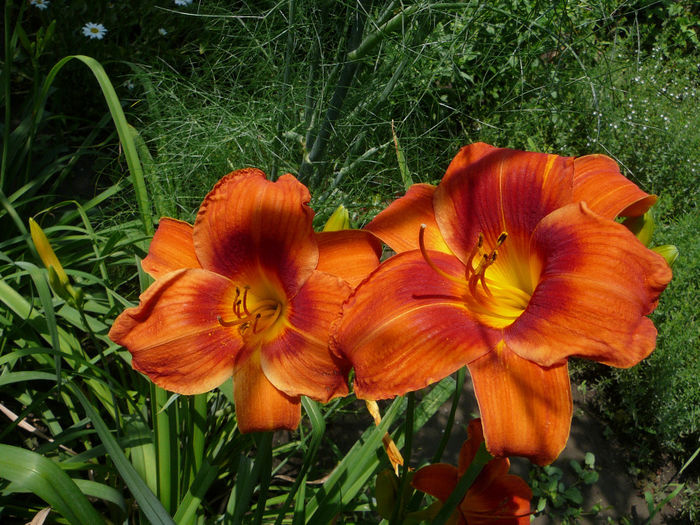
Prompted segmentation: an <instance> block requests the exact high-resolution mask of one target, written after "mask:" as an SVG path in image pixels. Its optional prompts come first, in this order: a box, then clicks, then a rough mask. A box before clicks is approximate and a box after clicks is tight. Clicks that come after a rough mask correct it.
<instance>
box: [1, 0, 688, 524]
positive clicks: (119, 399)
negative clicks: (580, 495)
mask: <svg viewBox="0 0 700 525" xmlns="http://www.w3.org/2000/svg"><path fill="white" fill-rule="evenodd" d="M45 3H46V4H48V6H47V7H46V8H45V9H42V8H40V7H39V6H38V5H37V4H45ZM178 4H183V5H178ZM699 20H700V12H699V11H698V8H697V6H695V5H694V3H693V2H690V1H680V2H671V1H661V2H646V1H640V2H628V1H621V0H617V1H613V0H603V1H600V2H577V3H568V2H554V3H546V2H538V1H534V0H530V1H526V2H516V1H509V0H498V1H496V2H464V3H452V2H422V1H418V2H415V3H399V2H391V1H387V2H358V3H355V2H333V1H325V2H302V1H294V0H290V1H289V2H283V3H274V2H262V3H260V2H255V3H247V2H236V3H229V2H220V1H219V2H175V3H173V2H150V1H147V2H123V3H111V2H104V3H97V5H95V3H94V2H70V3H68V2H62V1H60V0H52V1H51V2H34V3H31V2H19V1H17V2H6V4H5V7H4V18H3V24H4V30H3V40H4V48H3V49H4V54H3V57H2V86H3V92H2V95H1V96H2V100H3V107H4V114H3V116H4V120H3V123H2V135H3V149H2V177H1V178H0V191H1V193H0V201H1V204H2V208H0V392H1V395H0V405H2V407H3V408H4V410H3V412H4V413H5V416H0V417H7V419H6V423H7V424H4V425H0V447H1V448H2V451H0V478H3V480H4V481H3V480H0V521H2V522H6V521H7V522H8V523H11V522H18V523H19V522H27V521H30V520H31V519H32V517H33V516H34V515H35V514H36V513H37V512H38V511H39V510H40V509H41V508H43V507H45V506H48V505H50V506H51V507H53V509H54V510H55V512H53V513H52V514H51V518H50V519H52V520H54V521H57V522H71V523H73V522H76V523H78V522H86V523H97V522H98V521H95V520H97V519H98V518H99V516H98V518H95V516H94V514H93V513H97V514H100V515H102V516H105V517H107V518H108V519H109V520H111V521H113V522H124V521H126V520H129V521H132V520H133V522H144V523H145V522H168V520H170V519H171V517H174V519H175V521H177V522H178V523H179V522H201V523H205V522H206V523H210V522H215V521H223V522H234V523H235V522H240V521H245V522H253V523H256V522H257V523H273V522H275V520H277V521H276V522H277V523H282V522H284V523H304V522H313V523H328V522H329V520H330V518H331V517H332V516H334V515H336V514H337V515H339V519H338V523H375V522H379V521H380V518H379V517H378V514H377V512H376V508H375V505H376V502H375V501H374V499H373V498H374V495H373V490H372V487H373V486H374V477H375V473H376V471H377V470H379V468H380V466H381V467H382V468H383V467H385V466H386V465H385V463H386V460H385V459H384V457H383V456H381V455H379V454H377V453H376V451H377V446H378V444H379V441H380V440H381V436H382V432H383V431H384V430H385V429H391V431H392V433H393V435H394V439H395V440H397V443H402V442H403V440H404V439H406V436H405V434H406V432H405V428H406V427H407V425H408V426H411V427H418V428H419V427H420V426H421V425H423V424H424V423H425V422H426V421H427V419H428V418H429V417H430V416H431V415H432V414H433V413H434V412H435V411H436V410H437V409H438V407H439V406H440V405H441V404H442V403H443V402H448V399H450V398H451V396H453V393H454V392H455V380H454V379H452V378H448V379H446V380H444V381H443V382H441V383H439V384H438V385H437V386H434V387H432V389H428V391H427V392H425V393H424V395H423V397H422V398H421V399H420V401H415V400H414V399H413V398H411V397H409V398H408V399H403V398H401V399H399V400H398V401H397V402H395V403H394V404H393V405H391V406H390V407H389V405H387V406H386V407H383V410H384V409H385V410H386V412H385V414H386V415H385V421H384V424H383V425H384V426H382V427H381V428H380V429H378V430H373V429H372V428H371V426H370V425H369V418H367V422H368V423H367V430H366V432H365V434H364V436H363V438H362V439H360V440H358V442H357V443H356V444H355V445H354V446H353V448H352V449H351V450H349V449H350V446H351V445H353V443H354V441H352V442H351V443H349V444H348V445H347V447H345V446H344V444H339V443H337V442H335V441H334V440H333V439H331V438H330V437H329V434H328V433H327V434H324V429H325V428H326V427H328V428H329V429H332V428H333V427H334V425H337V424H338V421H341V420H343V418H345V417H346V416H347V414H349V413H350V414H354V413H356V412H357V411H358V409H357V406H356V405H355V404H353V400H352V399H350V398H348V399H342V400H336V401H333V402H332V403H330V404H329V405H325V406H321V405H318V404H316V403H314V402H310V401H309V402H306V401H305V403H304V409H305V416H304V422H303V423H302V427H301V429H300V431H298V432H296V433H291V434H288V435H287V434H285V435H284V436H279V435H278V436H277V437H276V439H275V440H274V441H271V439H270V437H269V436H268V437H265V436H258V435H255V436H246V435H241V434H240V433H238V432H237V430H236V420H235V411H234V410H233V404H232V402H231V400H230V393H229V390H230V389H229V390H227V388H222V389H220V390H216V391H214V392H212V393H210V394H203V395H199V396H193V397H185V396H181V397H177V396H172V397H171V396H170V395H169V394H168V393H166V392H165V391H163V390H160V389H157V388H156V387H154V386H153V385H152V384H151V383H150V382H149V381H147V380H146V379H145V378H144V377H143V376H140V375H139V374H137V373H136V372H134V371H133V370H132V369H131V367H130V366H129V356H128V352H126V351H125V350H124V349H122V348H120V347H118V346H117V345H115V344H114V343H112V342H111V341H110V340H109V339H108V338H107V335H106V333H107V330H108V327H109V326H110V325H111V323H112V321H113V320H114V318H115V317H116V315H118V314H119V313H120V312H121V311H122V310H123V309H124V308H125V307H126V306H130V305H132V304H134V303H135V302H137V298H138V294H139V292H140V290H141V289H142V287H143V286H145V284H147V279H148V277H147V276H145V274H143V273H142V272H140V271H139V269H138V264H137V261H138V260H139V259H140V258H142V257H143V256H144V255H145V253H146V249H147V247H148V242H149V240H150V238H151V236H152V233H153V228H154V225H155V223H156V221H157V219H158V218H159V217H161V216H170V217H175V218H179V219H183V220H188V221H192V219H193V218H194V215H195V213H196V211H197V208H198V206H199V204H200V202H201V200H202V198H203V197H204V195H205V194H206V193H207V192H208V191H209V189H210V188H211V187H212V185H213V184H214V183H215V182H216V181H217V180H218V179H219V178H220V177H221V176H222V175H224V174H225V173H228V172H230V171H232V170H234V169H238V168H241V167H245V166H256V167H259V168H261V169H263V170H264V171H265V172H266V173H268V174H269V175H271V176H272V177H276V176H279V175H281V174H283V173H287V172H291V173H294V174H298V176H299V178H300V179H301V180H302V181H303V182H305V183H306V184H307V185H308V186H309V187H310V189H311V193H312V203H311V205H312V207H313V208H314V210H316V213H317V216H316V223H315V225H316V226H317V229H320V228H321V227H322V226H323V224H324V223H325V221H326V219H327V218H328V217H329V216H330V214H331V213H332V211H333V210H334V209H336V207H337V206H338V205H340V204H342V205H344V206H345V207H346V208H348V210H349V211H350V217H351V222H352V224H353V226H354V227H361V226H363V225H364V224H365V223H366V222H367V221H368V220H370V219H371V218H372V217H374V215H376V213H377V212H378V211H379V210H381V209H382V208H383V207H384V206H385V205H386V204H387V203H388V202H390V201H391V200H393V199H394V198H395V197H397V196H399V195H401V194H403V192H404V191H405V188H406V187H407V185H408V184H410V183H411V182H432V183H436V182H438V181H439V179H440V178H441V177H442V175H443V173H444V170H445V168H446V166H447V164H448V163H449V161H450V160H451V159H452V157H453V156H454V154H455V153H456V152H457V150H458V149H459V147H460V146H462V145H465V144H468V143H471V142H477V141H484V142H488V143H490V144H494V145H497V146H502V147H512V148H517V149H524V150H531V151H548V152H553V153H558V154H561V155H575V156H578V155H584V154H587V153H593V152H600V153H605V154H607V155H609V156H611V157H613V158H614V159H616V160H617V161H618V163H619V164H620V166H621V169H622V171H623V173H624V174H625V175H627V176H628V177H629V178H630V179H631V180H633V181H634V182H635V183H637V184H638V185H639V186H640V187H641V188H642V189H644V190H645V191H648V192H650V193H656V194H657V195H659V196H660V199H659V203H658V204H657V205H656V206H655V208H654V216H655V220H656V232H655V234H654V238H653V244H654V245H663V244H674V245H676V246H677V247H678V249H679V251H680V257H679V259H678V260H677V262H676V263H675V265H674V267H673V270H674V279H673V281H672V282H671V284H670V285H669V287H668V289H667V290H666V291H665V293H664V295H663V297H662V300H661V303H660V306H659V308H658V309H657V310H656V311H655V312H654V314H653V315H652V319H653V320H654V322H655V324H656V326H657V328H658V331H659V338H658V346H657V349H656V351H655V352H654V353H653V354H652V355H651V356H650V358H648V359H647V360H645V361H643V362H642V363H640V364H639V365H638V366H636V367H634V368H632V369H629V370H618V369H612V368H608V367H604V366H599V365H596V364H591V363H588V362H578V361H576V362H575V363H574V365H573V366H572V370H573V371H572V375H573V378H574V379H575V380H576V381H578V382H579V383H583V384H585V385H586V387H587V388H588V389H589V391H591V392H593V394H594V395H593V396H592V401H591V403H592V405H591V407H592V408H593V409H594V410H595V411H596V413H597V414H598V416H599V417H600V418H601V420H602V421H604V422H605V424H606V425H608V428H609V429H610V433H611V436H613V437H614V439H616V440H618V441H619V442H620V443H622V444H623V446H624V447H625V448H626V449H627V450H628V454H627V461H628V464H629V470H630V471H631V473H632V475H633V476H637V477H638V478H639V479H642V478H644V477H645V476H647V475H648V474H649V473H650V472H653V471H655V470H656V469H659V468H661V467H662V466H667V467H668V466H669V465H670V468H672V469H675V470H676V471H677V470H678V469H679V468H680V467H681V466H682V465H684V464H685V463H686V461H688V460H689V459H690V458H691V456H692V455H693V453H695V452H696V450H697V447H698V438H699V437H700V429H699V428H698V421H700V414H699V413H698V410H699V409H698V407H699V406H700V385H699V384H698V381H697V377H698V374H699V373H700V362H699V361H700V358H699V355H700V354H699V350H700V347H699V345H698V323H697V320H698V319H697V318H698V304H697V294H698V282H700V270H699V268H700V266H699V265H698V263H697V261H698V257H700V252H699V251H698V250H699V248H698V246H699V245H698V242H697V232H698V231H699V230H700V214H698V210H697V200H698V182H699V181H700V149H699V148H698V145H700V98H699V97H698V90H699V89H700V86H699V83H700V77H699V76H698V68H699V67H700V66H699V65H698V56H700V42H699V41H698V31H700V29H699V26H698V23H699ZM87 22H94V23H101V24H103V25H104V27H105V28H106V29H107V32H106V34H105V35H104V37H103V38H101V39H91V38H88V37H86V36H84V35H83V33H82V27H83V24H85V23H87ZM68 55H87V56H91V57H94V58H95V59H96V60H97V62H93V61H90V60H87V59H85V60H83V61H81V59H72V60H70V61H68V62H67V63H65V64H64V65H63V64H62V65H61V66H60V67H58V68H55V69H52V68H54V65H55V64H57V63H59V61H60V60H61V59H63V58H64V57H66V56H68ZM99 64H102V66H103V67H104V70H102V69H101V66H100V65H99ZM98 81H99V82H100V83H99V84H98ZM110 86H114V89H115V90H116V91H111V90H110V89H111V88H110ZM105 101H107V104H105ZM109 104H111V106H109ZM108 109H109V111H108ZM122 112H123V113H122ZM124 114H125V115H126V116H124ZM127 121H128V123H129V125H127V124H126V122H127ZM115 122H116V124H117V125H116V126H115ZM392 130H393V131H392ZM397 152H398V153H400V155H397ZM404 163H405V164H404ZM30 217H34V218H35V219H36V221H37V222H38V223H39V224H40V225H41V226H42V227H43V228H44V230H45V232H46V234H47V235H48V237H49V239H50V241H51V243H52V245H53V247H54V249H55V251H56V254H57V256H58V258H59V259H60V261H61V263H62V265H63V266H64V268H65V269H66V272H67V274H68V276H69V277H70V279H71V282H72V284H73V286H74V288H80V289H81V290H82V292H83V294H84V297H83V298H76V296H74V295H70V294H68V295H66V294H64V295H63V296H61V295H60V294H57V293H56V292H55V290H56V287H55V286H54V288H53V291H52V288H51V287H50V286H49V282H50V278H51V275H50V274H49V272H48V271H47V270H46V269H45V268H44V267H43V265H42V264H41V260H40V259H39V257H38V256H37V253H36V250H35V248H34V246H33V244H32V242H31V240H30V238H29V235H28V223H27V221H28V219H29V218H30ZM54 284H55V282H54ZM457 379H458V381H459V378H457ZM458 381H457V382H458ZM414 405H416V406H417V408H416V410H415V412H414V411H413V410H412V409H413V408H414ZM448 405H449V403H448ZM407 407H408V410H407ZM410 414H413V416H410ZM411 419H413V421H411ZM407 421H408V422H407ZM362 430H364V429H362ZM448 434H449V432H448ZM409 435H410V433H409ZM408 441H409V442H410V439H409V440H408ZM414 445H415V444H414ZM20 449H21V450H20ZM253 450H254V451H255V453H254V454H253V453H251V451H253ZM341 461H342V463H341V468H340V469H338V470H336V471H335V474H334V475H333V476H331V477H330V478H328V479H326V480H325V483H324V484H309V485H307V484H306V483H302V481H303V480H318V479H322V478H324V476H326V475H327V474H328V473H329V472H330V470H331V469H332V468H333V466H335V465H336V463H338V462H341ZM266 462H267V463H266ZM269 462H273V464H274V470H273V471H272V472H273V474H275V475H277V474H279V475H282V477H275V478H272V480H271V479H270V478H269V477H268V476H269V473H270V467H269V465H268V463H269ZM301 464H303V465H304V466H303V467H301V466H300V465H301ZM699 464H700V460H696V461H695V462H693V463H691V464H690V465H689V466H688V467H687V468H686V469H685V471H684V472H683V474H682V475H681V476H680V477H678V478H674V480H673V481H674V482H678V483H684V485H683V488H682V490H680V491H679V493H678V494H677V499H675V500H674V501H675V502H676V503H675V505H674V509H675V510H674V512H673V514H672V515H670V516H669V517H668V518H667V519H668V520H669V521H671V520H676V521H677V522H679V523H684V522H688V520H690V522H692V521H694V520H697V519H698V516H699V515H700V497H699V496H698V492H697V486H698V479H699V471H698V468H699V467H698V465H699ZM153 465H155V467H153ZM358 465H360V467H358ZM57 467H58V468H57ZM266 469H267V470H266ZM32 472H33V473H36V475H34V476H32V475H31V473H32ZM285 476H286V477H287V478H284V477H285ZM285 479H296V480H297V481H298V482H297V483H293V482H290V481H285ZM540 481H542V480H540ZM26 492H29V493H33V495H32V496H27V497H26V498H25V497H24V496H22V499H21V501H19V500H18V499H17V494H18V493H26ZM288 494H289V500H288V501H285V500H286V498H287V495H288ZM266 496H267V501H266ZM415 499H416V498H413V500H411V501H412V505H413V506H414V507H413V508H417V506H418V505H419V502H417V501H415ZM265 502H266V503H265ZM656 503H657V504H658V503H659V501H658V500H657V501H656ZM568 504H569V505H572V506H575V505H576V501H569V502H568ZM283 505H286V506H285V507H284V508H285V510H284V511H281V510H280V509H282V506H283ZM546 513H547V509H541V512H540V514H546ZM61 516H62V517H61ZM394 518H395V519H396V517H394ZM616 519H617V520H618V521H619V522H621V523H626V522H629V520H630V519H631V518H630V517H629V516H625V515H623V514H621V515H620V516H618V517H617V518H616ZM625 520H627V521H625Z"/></svg>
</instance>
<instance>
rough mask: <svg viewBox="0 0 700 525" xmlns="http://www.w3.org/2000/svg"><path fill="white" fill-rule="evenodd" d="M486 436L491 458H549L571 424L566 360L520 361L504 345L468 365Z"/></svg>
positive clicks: (543, 462) (545, 461)
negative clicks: (553, 363)
mask: <svg viewBox="0 0 700 525" xmlns="http://www.w3.org/2000/svg"><path fill="white" fill-rule="evenodd" d="M467 366H468V367H469V372H470V374H471V376H472V381H473V383H474V393H475V394H476V399H477V401H478V403H479V410H480V412H481V420H482V424H483V428H484V437H485V438H486V448H487V449H488V451H489V452H490V453H491V454H492V455H494V456H525V457H527V458H529V459H530V461H532V462H533V463H536V464H538V465H546V464H548V463H551V462H552V461H554V460H555V459H556V458H557V456H558V455H559V454H560V453H561V451H562V450H563V449H564V446H565V445H566V441H567V439H568V437H569V429H570V427H571V414H572V410H573V408H572V401H571V385H570V383H569V372H568V367H567V364H566V363H564V364H561V365H557V366H553V367H550V368H544V367H541V366H539V365H538V364H536V363H532V362H531V361H527V360H526V359H522V358H521V357H519V356H518V355H517V354H515V353H514V352H512V351H511V350H509V349H508V347H507V346H505V344H503V343H499V344H498V345H497V346H496V348H495V349H494V350H493V351H491V352H489V353H487V354H486V355H484V356H483V357H481V358H479V359H477V360H475V361H472V362H471V363H469V364H468V365H467Z"/></svg>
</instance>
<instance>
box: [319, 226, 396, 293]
mask: <svg viewBox="0 0 700 525" xmlns="http://www.w3.org/2000/svg"><path fill="white" fill-rule="evenodd" d="M316 242H318V266H317V267H316V269H317V270H319V271H321V272H326V273H330V274H333V275H337V276H338V277H340V278H341V279H344V280H345V281H346V282H347V283H348V284H349V285H350V286H352V287H353V288H355V287H356V286H357V285H358V284H360V283H361V282H362V281H363V280H364V279H365V278H366V277H367V276H368V275H369V274H370V273H371V272H372V270H374V269H375V268H376V267H377V266H379V257H381V255H382V245H381V243H380V242H379V239H377V238H376V237H375V236H374V235H372V234H371V233H369V232H366V231H363V230H340V231H325V232H321V233H317V234H316Z"/></svg>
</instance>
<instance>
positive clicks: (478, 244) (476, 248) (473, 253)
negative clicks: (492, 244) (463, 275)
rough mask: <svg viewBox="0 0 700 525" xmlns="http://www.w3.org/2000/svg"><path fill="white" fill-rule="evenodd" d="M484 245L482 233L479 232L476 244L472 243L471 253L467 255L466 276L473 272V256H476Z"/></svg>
mask: <svg viewBox="0 0 700 525" xmlns="http://www.w3.org/2000/svg"><path fill="white" fill-rule="evenodd" d="M483 245H484V234H483V233H481V232H479V238H478V240H477V241H476V244H475V245H474V248H472V251H471V253H470V254H469V257H468V258H467V278H469V276H470V275H471V274H472V273H474V266H473V264H472V263H473V262H474V257H475V256H476V254H477V253H481V247H482V246H483Z"/></svg>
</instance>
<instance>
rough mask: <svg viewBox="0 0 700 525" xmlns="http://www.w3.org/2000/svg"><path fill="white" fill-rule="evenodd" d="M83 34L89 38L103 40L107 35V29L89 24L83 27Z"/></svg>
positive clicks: (100, 25)
mask: <svg viewBox="0 0 700 525" xmlns="http://www.w3.org/2000/svg"><path fill="white" fill-rule="evenodd" d="M83 34H84V35H85V36H86V37H88V38H96V39H97V40H102V38H104V36H105V35H106V34H107V29H106V28H105V26H103V25H102V24H93V23H92V22H88V23H87V24H85V25H84V26H83Z"/></svg>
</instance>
